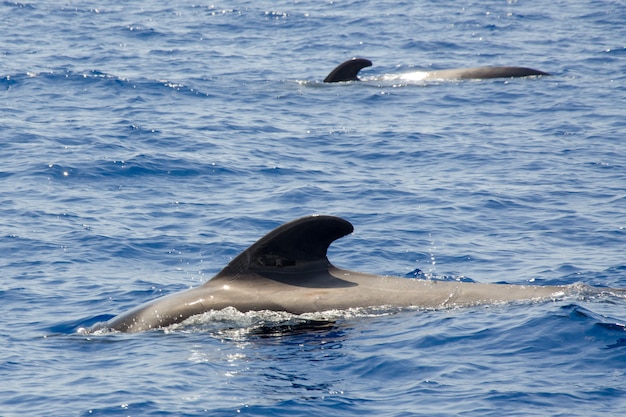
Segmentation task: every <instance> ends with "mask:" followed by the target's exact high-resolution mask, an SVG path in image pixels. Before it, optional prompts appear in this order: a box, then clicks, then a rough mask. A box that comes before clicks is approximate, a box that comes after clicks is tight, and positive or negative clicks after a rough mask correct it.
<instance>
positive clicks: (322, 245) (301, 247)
mask: <svg viewBox="0 0 626 417" xmlns="http://www.w3.org/2000/svg"><path fill="white" fill-rule="evenodd" d="M353 230H354V228H353V227H352V224H350V222H348V221H347V220H344V219H342V218H339V217H334V216H322V215H317V216H307V217H302V218H300V219H297V220H293V221H291V222H289V223H285V224H283V225H282V226H279V227H277V228H276V229H274V230H272V231H271V232H269V233H268V234H266V235H265V236H263V237H262V238H261V239H259V240H258V241H257V242H256V243H254V244H253V245H252V246H250V247H249V248H248V249H246V250H245V251H243V252H242V253H240V254H239V255H238V256H237V257H236V258H235V259H233V260H232V261H231V262H230V263H229V264H228V265H227V266H226V267H225V268H224V269H222V271H221V272H220V273H219V274H217V275H216V276H215V277H214V278H213V279H211V280H210V281H209V282H211V281H215V279H218V278H220V277H226V276H228V277H233V276H237V275H241V274H244V273H247V272H249V271H259V270H266V269H268V268H270V269H277V270H278V269H281V268H286V267H290V266H298V265H300V264H303V263H311V262H317V261H324V262H326V263H327V264H330V262H329V261H328V259H327V258H326V252H327V250H328V247H329V246H330V244H331V243H332V242H333V241H335V240H337V239H339V238H340V237H343V236H345V235H348V234H350V233H352V231H353Z"/></svg>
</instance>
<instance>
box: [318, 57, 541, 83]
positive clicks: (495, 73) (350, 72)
mask: <svg viewBox="0 0 626 417" xmlns="http://www.w3.org/2000/svg"><path fill="white" fill-rule="evenodd" d="M370 66H372V61H370V60H369V59H364V58H352V59H349V60H347V61H345V62H342V63H341V64H339V65H337V67H335V69H333V70H332V71H331V72H330V73H329V74H328V75H327V76H326V78H324V82H325V83H337V82H343V81H359V77H358V74H359V71H361V70H362V69H363V68H365V67H370ZM531 75H550V74H548V73H547V72H543V71H539V70H536V69H532V68H526V67H495V66H494V67H475V68H454V69H446V70H437V71H424V72H423V74H422V76H421V77H420V80H458V79H477V80H478V79H487V78H511V77H528V76H531Z"/></svg>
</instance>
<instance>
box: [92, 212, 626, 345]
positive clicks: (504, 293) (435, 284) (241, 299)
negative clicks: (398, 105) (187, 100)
mask: <svg viewBox="0 0 626 417" xmlns="http://www.w3.org/2000/svg"><path fill="white" fill-rule="evenodd" d="M352 231H353V227H352V225H351V224H350V223H349V222H348V221H346V220H344V219H341V218H339V217H333V216H325V215H316V216H308V217H303V218H300V219H297V220H294V221H291V222H289V223H285V224H283V225H282V226H279V227H278V228H276V229H274V230H273V231H271V232H269V233H268V234H267V235H265V236H264V237H262V238H261V239H259V240H258V241H257V242H256V243H255V244H253V245H252V246H250V247H249V248H248V249H246V250H245V251H243V252H242V253H241V254H239V255H238V256H237V257H236V258H234V259H233V260H232V261H231V262H230V263H229V264H228V265H227V266H226V267H225V268H224V269H223V270H222V271H221V272H219V273H218V274H217V275H215V276H214V277H213V278H212V279H210V280H209V281H207V282H206V283H204V284H203V285H201V286H199V287H196V288H191V289H188V290H185V291H182V292H179V293H174V294H171V295H167V296H164V297H161V298H157V299H155V300H152V301H149V302H147V303H145V304H142V305H140V306H138V307H136V308H134V309H132V310H130V311H128V312H126V313H122V314H120V315H118V316H116V317H114V318H112V319H111V320H109V321H108V322H106V323H101V324H98V325H96V326H95V327H94V329H101V328H108V329H112V330H117V331H121V332H139V331H144V330H149V329H155V328H162V327H166V326H169V325H171V324H175V323H180V322H182V321H184V320H186V319H187V318H189V317H191V316H194V315H197V314H202V313H205V312H208V311H211V310H222V309H224V308H226V307H234V308H235V309H237V310H239V311H241V312H244V313H245V312H248V311H261V310H273V311H285V312H288V313H293V314H303V313H314V312H323V311H329V310H342V309H348V308H356V307H365V308H367V307H372V308H375V307H419V308H430V309H440V308H452V307H463V306H475V305H483V304H491V303H497V302H510V301H516V300H549V299H555V298H558V297H561V296H563V295H564V294H567V292H568V289H569V288H572V287H571V286H535V285H511V284H481V283H468V282H457V281H453V282H450V281H436V280H429V279H413V278H400V277H392V276H380V275H372V274H366V273H361V272H354V271H348V270H345V269H341V268H337V267H335V266H334V265H333V264H332V263H330V261H329V260H328V258H327V256H326V253H327V250H328V247H329V246H330V244H331V243H332V242H333V241H335V240H336V239H338V238H340V237H342V236H345V235H347V234H350V233H352ZM589 288H591V287H589ZM598 290H600V289H598ZM603 290H605V291H619V292H623V291H626V290H613V289H608V288H603Z"/></svg>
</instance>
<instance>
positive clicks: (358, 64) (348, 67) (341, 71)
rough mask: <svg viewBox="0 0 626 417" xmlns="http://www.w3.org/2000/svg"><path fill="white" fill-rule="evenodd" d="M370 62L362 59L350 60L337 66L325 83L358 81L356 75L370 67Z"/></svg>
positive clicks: (325, 79)
mask: <svg viewBox="0 0 626 417" xmlns="http://www.w3.org/2000/svg"><path fill="white" fill-rule="evenodd" d="M371 66H372V61H370V60H369V59H364V58H352V59H349V60H347V61H345V62H342V63H341V64H339V65H337V66H336V67H335V69H334V70H332V71H331V72H330V73H329V74H328V75H327V76H326V78H324V82H325V83H338V82H342V81H358V80H359V77H358V76H357V74H358V73H359V71H361V70H362V69H363V68H365V67H371Z"/></svg>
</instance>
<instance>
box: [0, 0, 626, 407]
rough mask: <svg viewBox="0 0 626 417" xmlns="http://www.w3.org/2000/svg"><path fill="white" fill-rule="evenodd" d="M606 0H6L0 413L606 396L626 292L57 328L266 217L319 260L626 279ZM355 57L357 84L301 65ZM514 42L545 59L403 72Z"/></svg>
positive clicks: (545, 402)
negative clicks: (287, 226)
mask: <svg viewBox="0 0 626 417" xmlns="http://www.w3.org/2000/svg"><path fill="white" fill-rule="evenodd" d="M625 21H626V7H624V4H623V2H619V1H554V2H544V1H541V2H540V1H524V0H521V1H476V2H470V1H448V2H431V1H411V2H405V1H400V2H396V1H394V2H385V1H383V2H380V1H376V2H375V1H335V2H333V1H328V2H285V1H281V2H269V1H249V2H221V3H214V4H213V3H210V2H202V1H200V2H197V1H174V2H172V1H167V2H166V1H142V2H131V3H129V4H127V2H121V3H120V2H114V1H109V0H104V1H99V2H86V1H65V2H56V1H37V2H31V3H16V2H3V3H2V4H0V155H1V156H2V159H1V160H2V162H1V163H0V267H1V270H2V279H1V281H0V305H1V310H0V312H1V314H0V321H1V322H0V358H1V360H2V361H1V362H0V380H1V381H2V389H0V414H1V415H2V416H18V415H19V416H25V415H42V416H43V415H45V416H71V415H75V416H117V415H119V416H127V415H129V416H157V415H159V416H161V415H185V416H200V415H203V416H204V415H207V416H221V415H224V416H228V415H239V414H244V415H267V416H270V415H271V416H298V415H301V416H304V415H307V416H309V415H334V416H363V415H377V416H409V415H415V416H458V415H463V416H503V415H519V416H532V415H537V416H547V415H568V416H590V415H616V416H617V415H624V413H625V412H626V384H625V378H626V376H625V371H626V332H625V331H624V325H623V324H624V323H625V321H626V301H625V300H624V299H622V298H618V297H612V296H608V295H604V296H598V297H591V296H584V297H576V296H571V297H566V298H565V299H563V300H558V301H555V302H549V303H517V304H514V305H493V306H488V307H480V308H468V309H456V310H449V311H419V310H418V311H415V310H413V311H404V312H399V313H397V312H396V313H393V314H385V313H384V312H381V313H380V314H362V313H359V312H350V311H347V312H338V313H337V315H336V320H335V321H334V322H331V323H328V322H323V321H315V320H313V321H307V320H304V319H303V318H300V317H293V316H288V315H284V314H278V313H276V314H269V313H255V314H246V315H242V314H238V313H237V312H235V311H224V312H215V313H212V314H211V315H208V316H207V317H203V318H202V319H200V320H198V321H197V322H196V323H195V324H191V325H187V326H183V327H181V328H175V329H168V330H166V331H154V332H147V333H142V334H135V335H124V334H106V335H90V334H82V333H80V332H78V329H79V328H81V327H84V326H89V325H90V324H92V323H95V322H97V321H100V320H104V319H107V318H110V317H112V316H113V315H114V314H117V313H120V312H122V311H124V310H126V309H128V308H130V307H133V306H135V305H138V304H140V303H142V302H144V301H147V300H149V299H152V298H154V297H157V296H160V295H163V294H167V293H172V292H175V291H178V290H182V289H185V288H188V287H193V286H197V285H199V284H201V283H202V282H205V281H206V280H207V279H209V278H210V277H212V276H213V274H215V273H216V272H217V271H219V270H220V269H221V268H222V267H223V266H224V265H225V264H226V263H228V261H229V260H230V259H232V257H234V256H236V255H237V254H238V253H239V252H240V251H242V250H243V249H245V248H246V247H247V246H248V245H250V244H252V243H253V242H254V241H255V240H256V239H258V238H259V237H261V236H262V235H263V234H265V233H266V232H268V231H269V230H271V229H272V228H274V227H276V226H278V225H280V224H281V223H283V222H285V221H289V220H292V219H295V218H297V217H299V216H303V215H308V214H314V213H325V214H333V215H338V216H342V217H344V218H346V219H348V220H350V221H351V222H352V223H353V224H354V226H355V228H356V230H355V233H354V234H353V235H351V236H348V237H346V238H344V239H341V240H340V241H338V242H336V243H335V244H333V246H332V247H331V250H330V253H329V256H330V258H331V260H332V261H333V262H334V263H335V264H337V265H338V266H342V267H345V268H348V269H354V270H360V271H366V272H371V273H377V274H393V275H399V276H406V277H411V276H413V275H414V274H413V273H414V272H415V271H416V270H421V271H424V273H426V275H427V276H429V277H433V278H437V279H465V280H474V281H479V282H494V283H495V282H509V283H515V284H524V283H528V282H534V283H537V284H570V283H577V282H582V283H585V284H589V285H596V286H612V287H626V255H625V253H626V152H625V151H624V149H625V145H624V140H625V139H626V137H625V136H626V117H625V115H626V113H625V111H626V110H625V109H626V89H625V84H626V75H625V74H626V45H625V43H624V42H625V39H626V26H625V25H624V23H623V22H625ZM353 56H362V57H366V58H369V59H371V60H373V62H374V66H373V67H371V68H367V69H365V70H364V71H362V75H363V78H364V82H361V83H348V84H343V85H328V84H323V83H322V82H321V80H322V79H323V78H324V77H325V75H326V74H327V73H328V72H329V71H330V70H331V69H332V68H333V67H334V66H335V65H336V64H338V63H339V62H341V61H343V60H345V59H348V58H350V57H353ZM477 65H522V66H529V67H533V68H537V69H541V70H544V71H548V72H550V73H552V74H553V76H551V77H541V78H529V79H510V80H502V79H500V80H485V81H431V82H423V81H415V80H413V81H411V80H407V79H404V80H399V79H397V77H395V79H394V76H397V75H399V74H405V73H415V72H416V71H419V70H428V69H444V68H452V67H464V66H477Z"/></svg>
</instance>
